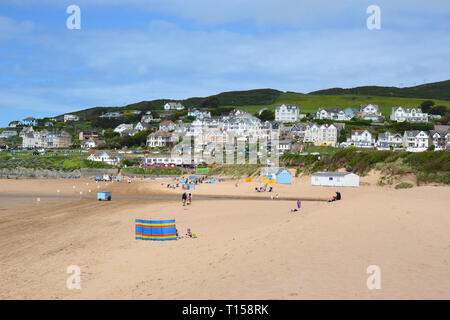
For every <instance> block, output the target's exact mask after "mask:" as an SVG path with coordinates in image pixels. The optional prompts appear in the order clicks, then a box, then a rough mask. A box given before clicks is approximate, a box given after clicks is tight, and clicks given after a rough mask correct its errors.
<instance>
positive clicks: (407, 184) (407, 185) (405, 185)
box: [395, 182, 413, 189]
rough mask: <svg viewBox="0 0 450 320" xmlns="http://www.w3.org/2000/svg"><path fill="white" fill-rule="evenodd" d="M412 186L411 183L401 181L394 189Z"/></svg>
mask: <svg viewBox="0 0 450 320" xmlns="http://www.w3.org/2000/svg"><path fill="white" fill-rule="evenodd" d="M412 187H413V185H412V184H411V183H408V182H402V183H399V184H397V185H396V186H395V189H409V188H412Z"/></svg>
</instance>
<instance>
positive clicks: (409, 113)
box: [391, 107, 428, 122]
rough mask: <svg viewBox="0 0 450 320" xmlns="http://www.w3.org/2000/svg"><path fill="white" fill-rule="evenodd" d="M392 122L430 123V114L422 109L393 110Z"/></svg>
mask: <svg viewBox="0 0 450 320" xmlns="http://www.w3.org/2000/svg"><path fill="white" fill-rule="evenodd" d="M391 120H392V121H397V122H403V121H408V122H428V114H427V113H424V112H422V110H420V109H414V108H413V109H406V108H402V107H397V108H396V107H394V108H392V113H391Z"/></svg>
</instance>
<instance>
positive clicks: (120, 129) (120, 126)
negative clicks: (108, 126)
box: [114, 123, 133, 134]
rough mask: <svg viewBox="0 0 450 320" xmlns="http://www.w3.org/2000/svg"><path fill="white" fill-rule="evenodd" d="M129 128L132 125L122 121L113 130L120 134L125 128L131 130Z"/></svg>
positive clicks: (131, 127)
mask: <svg viewBox="0 0 450 320" xmlns="http://www.w3.org/2000/svg"><path fill="white" fill-rule="evenodd" d="M131 129H133V125H132V124H127V123H122V124H119V125H118V126H117V127H116V128H115V129H114V132H118V133H120V134H122V132H123V131H125V130H131Z"/></svg>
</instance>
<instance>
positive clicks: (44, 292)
mask: <svg viewBox="0 0 450 320" xmlns="http://www.w3.org/2000/svg"><path fill="white" fill-rule="evenodd" d="M293 180H294V181H293V184H292V185H274V186H273V187H274V195H275V194H278V195H279V199H278V200H270V194H269V193H267V192H263V193H257V192H255V187H257V186H260V185H261V181H259V179H256V181H254V182H250V183H246V182H245V180H244V179H241V180H231V179H227V180H226V181H225V182H221V183H216V184H205V183H204V184H201V185H199V186H197V187H196V189H195V190H193V191H192V193H193V203H192V205H191V206H185V207H183V206H182V205H181V194H182V192H183V191H182V190H181V189H180V188H178V189H175V190H173V189H168V188H167V184H168V183H174V182H173V180H171V179H167V178H164V179H163V178H160V179H156V180H150V179H146V180H141V179H133V181H132V183H131V184H128V183H126V182H121V183H117V182H115V183H105V182H101V183H96V182H94V181H93V180H51V179H49V180H0V265H1V271H2V272H1V273H0V287H1V290H0V298H1V299H449V298H450V214H449V208H450V198H449V197H448V195H449V190H450V189H449V187H448V186H431V185H430V186H419V187H417V186H416V187H414V188H411V189H403V190H395V189H394V188H393V187H380V186H377V185H376V181H377V179H376V177H375V176H368V177H363V178H362V179H361V181H362V183H361V186H360V187H359V188H339V189H340V191H341V193H342V196H343V199H342V200H341V201H338V202H332V203H328V202H326V200H327V199H329V198H330V197H331V196H332V195H333V193H334V191H335V188H326V187H312V186H311V185H310V180H309V177H301V178H295V179H293ZM236 182H238V186H237V187H236V185H235V183H236ZM101 190H109V191H112V192H113V199H112V201H110V202H100V201H97V200H96V198H95V197H96V193H97V191H101ZM233 198H235V199H233ZM296 198H298V199H303V200H304V201H303V202H302V208H301V209H300V212H297V213H294V214H291V213H290V209H293V208H295V207H296V201H294V200H292V199H296ZM285 199H286V200H285ZM136 218H138V219H175V220H176V224H177V228H178V230H179V231H180V233H184V232H186V229H187V228H191V229H192V231H193V232H194V233H196V234H197V235H198V238H196V239H180V240H178V241H165V242H154V241H138V240H135V234H134V231H135V230H134V221H135V219H136ZM70 265H77V266H79V267H80V269H81V289H80V290H69V289H67V287H66V281H67V278H68V277H69V274H67V273H66V270H67V267H68V266H70ZM370 265H377V266H379V267H380V269H381V289H378V290H369V289H368V288H367V285H366V280H367V278H368V277H369V274H368V273H367V272H366V269H367V267H368V266H370Z"/></svg>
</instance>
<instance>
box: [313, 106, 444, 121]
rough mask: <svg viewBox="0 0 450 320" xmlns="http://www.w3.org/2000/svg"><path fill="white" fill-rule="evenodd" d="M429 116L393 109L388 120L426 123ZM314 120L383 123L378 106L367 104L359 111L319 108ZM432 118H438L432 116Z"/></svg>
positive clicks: (416, 110) (419, 111)
mask: <svg viewBox="0 0 450 320" xmlns="http://www.w3.org/2000/svg"><path fill="white" fill-rule="evenodd" d="M430 117H431V115H428V114H427V113H425V112H422V110H421V109H419V108H417V109H416V108H403V107H393V108H392V112H391V115H390V119H391V120H392V121H396V122H404V121H408V122H415V123H427V122H428V121H429V119H430ZM315 118H316V119H326V120H336V121H349V120H351V119H353V118H361V119H364V120H372V121H374V122H383V121H384V117H383V115H382V114H381V111H380V108H379V107H378V105H373V104H368V105H361V106H360V108H359V111H358V110H356V109H353V108H346V109H344V110H342V109H341V108H319V109H318V110H317V112H316V115H315ZM432 118H438V117H436V116H433V117H432Z"/></svg>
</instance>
